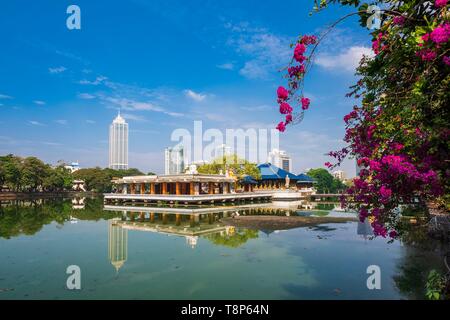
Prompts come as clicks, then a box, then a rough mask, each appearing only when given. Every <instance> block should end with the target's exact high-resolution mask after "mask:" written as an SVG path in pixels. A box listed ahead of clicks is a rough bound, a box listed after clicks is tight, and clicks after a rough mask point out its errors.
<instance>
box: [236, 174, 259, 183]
mask: <svg viewBox="0 0 450 320" xmlns="http://www.w3.org/2000/svg"><path fill="white" fill-rule="evenodd" d="M239 182H240V183H244V184H257V183H258V182H257V181H256V180H255V179H253V178H252V177H251V176H249V175H245V176H243V177H242V178H241V179H240V180H239Z"/></svg>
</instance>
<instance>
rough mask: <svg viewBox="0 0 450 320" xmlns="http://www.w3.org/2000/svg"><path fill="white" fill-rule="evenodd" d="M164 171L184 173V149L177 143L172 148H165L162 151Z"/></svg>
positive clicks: (166, 172) (167, 172)
mask: <svg viewBox="0 0 450 320" xmlns="http://www.w3.org/2000/svg"><path fill="white" fill-rule="evenodd" d="M164 158H165V162H164V164H165V165H164V173H165V174H180V173H184V169H185V165H184V149H183V146H181V145H179V146H176V147H174V148H166V150H165V152H164Z"/></svg>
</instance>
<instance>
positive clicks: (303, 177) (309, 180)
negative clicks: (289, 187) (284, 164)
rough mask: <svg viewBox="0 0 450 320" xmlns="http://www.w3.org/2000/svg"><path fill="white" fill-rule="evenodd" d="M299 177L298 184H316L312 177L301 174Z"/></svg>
mask: <svg viewBox="0 0 450 320" xmlns="http://www.w3.org/2000/svg"><path fill="white" fill-rule="evenodd" d="M297 177H298V181H297V183H314V182H315V181H314V179H313V178H311V177H310V176H308V175H306V174H304V173H300V174H298V175H297Z"/></svg>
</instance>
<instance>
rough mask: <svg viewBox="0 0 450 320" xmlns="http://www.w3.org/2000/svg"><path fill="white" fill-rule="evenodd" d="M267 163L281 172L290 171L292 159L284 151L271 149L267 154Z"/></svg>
mask: <svg viewBox="0 0 450 320" xmlns="http://www.w3.org/2000/svg"><path fill="white" fill-rule="evenodd" d="M267 162H268V163H271V164H273V165H275V166H277V167H279V168H281V169H283V170H286V171H289V172H291V171H292V159H291V157H289V156H288V155H287V153H286V151H284V150H278V149H273V150H272V151H271V152H269V156H268V157H267Z"/></svg>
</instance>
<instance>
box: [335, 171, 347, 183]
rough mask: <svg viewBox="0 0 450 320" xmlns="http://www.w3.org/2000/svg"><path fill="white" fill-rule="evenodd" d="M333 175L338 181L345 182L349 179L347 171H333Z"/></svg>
mask: <svg viewBox="0 0 450 320" xmlns="http://www.w3.org/2000/svg"><path fill="white" fill-rule="evenodd" d="M332 174H333V176H334V177H335V178H336V179H338V180H340V181H345V179H346V178H347V177H346V174H345V171H342V170H336V171H333V173H332Z"/></svg>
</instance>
